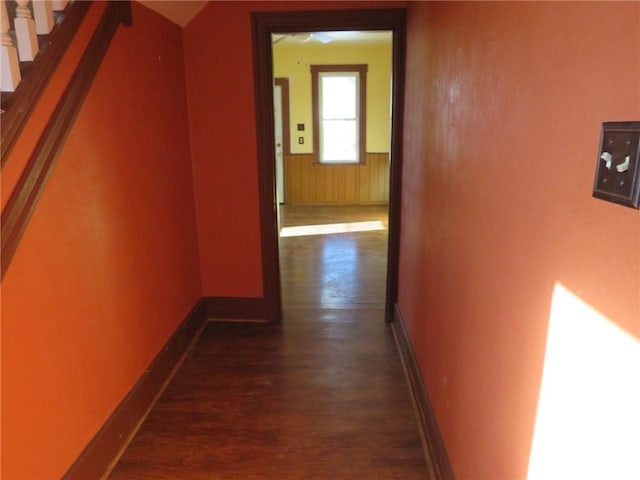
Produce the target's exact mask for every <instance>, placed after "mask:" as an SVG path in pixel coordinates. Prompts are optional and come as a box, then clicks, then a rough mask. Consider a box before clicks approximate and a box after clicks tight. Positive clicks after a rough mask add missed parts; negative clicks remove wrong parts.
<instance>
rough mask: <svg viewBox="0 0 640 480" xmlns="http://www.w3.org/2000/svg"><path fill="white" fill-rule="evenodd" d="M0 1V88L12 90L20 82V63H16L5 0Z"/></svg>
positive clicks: (16, 53)
mask: <svg viewBox="0 0 640 480" xmlns="http://www.w3.org/2000/svg"><path fill="white" fill-rule="evenodd" d="M0 3H1V4H2V10H1V11H0V15H1V17H2V18H1V20H2V31H1V44H0V49H1V50H0V57H1V58H0V60H1V61H2V66H1V68H0V72H1V73H0V77H1V79H0V88H1V89H2V91H3V92H14V91H15V90H16V87H17V86H18V84H19V83H20V64H19V63H18V52H17V50H16V47H15V45H14V44H13V38H11V35H9V29H10V28H11V26H10V23H9V14H8V12H7V4H6V1H5V0H0Z"/></svg>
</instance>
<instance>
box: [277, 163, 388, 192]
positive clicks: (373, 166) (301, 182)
mask: <svg viewBox="0 0 640 480" xmlns="http://www.w3.org/2000/svg"><path fill="white" fill-rule="evenodd" d="M284 176H285V180H284V181H285V202H286V203H288V204H301V203H317V204H328V203H334V204H335V203H341V204H354V203H368V204H384V203H387V202H388V200H389V154H388V153H367V161H366V164H364V165H318V164H314V163H313V155H312V154H298V155H285V156H284Z"/></svg>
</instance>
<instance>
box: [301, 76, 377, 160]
mask: <svg viewBox="0 0 640 480" xmlns="http://www.w3.org/2000/svg"><path fill="white" fill-rule="evenodd" d="M366 71H367V66H366V65H312V66H311V77H312V96H313V147H314V148H313V155H314V161H315V163H318V164H325V165H326V164H359V163H360V164H362V163H365V144H366V140H365V132H366V130H365V128H366V127H365V124H366V108H365V104H366ZM349 83H351V85H349ZM332 85H333V86H336V85H338V86H340V85H341V86H342V87H343V88H338V89H337V91H338V95H343V96H342V97H339V99H338V102H337V104H334V105H331V104H330V102H328V100H327V98H326V96H327V92H326V91H325V89H327V88H331V86H332ZM349 90H351V91H349ZM340 91H341V93H340Z"/></svg>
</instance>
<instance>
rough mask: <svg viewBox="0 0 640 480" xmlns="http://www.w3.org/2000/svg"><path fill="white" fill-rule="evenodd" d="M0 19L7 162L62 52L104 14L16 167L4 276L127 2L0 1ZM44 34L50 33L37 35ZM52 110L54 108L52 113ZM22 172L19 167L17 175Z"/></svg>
mask: <svg viewBox="0 0 640 480" xmlns="http://www.w3.org/2000/svg"><path fill="white" fill-rule="evenodd" d="M0 3H1V5H0V6H1V8H2V10H1V12H0V13H1V17H2V44H1V48H2V53H1V60H2V64H1V70H0V76H1V80H2V82H1V88H2V115H1V117H0V120H1V121H2V129H1V130H0V150H1V152H0V160H1V161H0V164H1V166H2V168H3V172H2V173H3V176H4V174H5V171H6V170H7V168H5V166H6V165H5V164H6V163H7V161H8V160H9V158H10V157H11V152H12V149H13V146H14V145H15V143H16V141H17V139H18V138H19V137H20V136H21V134H22V131H23V129H24V128H25V125H26V123H27V121H28V119H29V117H30V116H31V114H32V113H33V112H34V109H37V108H38V107H37V105H38V101H39V99H40V97H41V95H42V93H43V92H44V91H45V89H46V87H47V85H48V83H49V80H50V79H51V78H52V76H54V75H55V72H56V67H57V66H58V64H59V62H60V61H61V59H62V58H63V56H64V55H65V52H66V51H67V47H68V46H69V44H70V43H71V42H72V40H73V38H74V36H75V33H76V31H77V30H78V29H79V28H80V26H81V24H82V23H83V19H84V18H85V16H86V14H87V12H88V11H89V10H90V9H91V8H92V7H93V6H95V8H97V9H98V10H94V11H100V9H102V14H101V16H100V18H99V21H98V22H97V25H96V26H95V30H94V31H93V34H92V36H91V39H90V40H89V43H88V44H87V46H86V48H85V49H84V53H82V55H81V57H80V60H79V63H78V64H77V66H76V68H75V71H74V72H73V74H72V75H71V78H70V79H69V80H68V83H65V85H66V87H63V89H62V90H61V97H60V100H59V101H58V103H57V104H56V106H55V108H54V109H53V111H52V112H51V113H50V117H49V119H48V121H47V123H46V125H45V127H44V130H42V131H41V133H38V134H37V135H38V136H37V137H36V138H38V140H37V142H36V143H35V146H34V147H33V151H32V152H31V154H30V156H29V157H28V159H26V164H23V165H19V166H17V167H16V165H15V162H14V164H13V167H14V168H13V169H9V170H13V171H18V175H19V178H17V179H16V180H15V183H13V182H11V183H13V185H5V183H7V182H4V179H3V185H2V186H3V189H4V188H6V187H7V186H8V187H9V189H8V191H11V194H10V196H9V198H8V200H7V201H6V203H5V205H4V206H3V208H2V213H1V214H0V240H1V241H0V243H1V251H0V266H1V268H0V272H1V273H0V281H1V280H2V279H3V278H4V276H5V273H6V271H7V268H8V266H9V264H10V263H11V260H12V258H13V254H14V253H15V250H16V248H17V246H18V243H19V242H20V239H21V238H22V234H23V233H24V231H25V229H26V226H27V224H28V222H29V219H30V218H31V215H32V214H33V212H34V210H35V208H36V204H37V202H38V200H39V198H40V195H41V194H42V191H43V189H44V187H45V185H46V183H47V180H48V178H49V176H50V174H51V172H52V169H53V167H54V165H55V161H56V158H57V156H58V155H59V153H60V151H61V150H62V148H63V146H64V143H65V140H66V137H67V135H68V133H69V131H70V129H71V127H72V126H73V123H74V121H75V117H76V115H77V114H78V112H79V110H80V108H81V106H82V103H83V102H84V98H85V96H86V94H87V92H88V91H89V88H90V86H91V83H92V82H93V79H94V78H95V75H96V73H97V71H98V68H99V66H100V63H101V62H102V59H103V57H104V55H105V53H106V51H107V49H108V48H109V44H110V42H111V39H112V38H113V35H114V34H115V32H116V30H117V28H118V25H120V24H122V25H126V26H130V25H131V24H132V21H131V10H130V4H129V2H128V1H114V0H112V1H109V2H107V3H106V5H104V4H102V3H101V2H96V3H95V4H94V3H93V2H88V1H75V2H73V1H67V0H62V1H61V0H33V1H26V0H15V1H13V0H12V1H9V0H0ZM40 32H47V33H40ZM47 115H49V114H47ZM20 172H21V173H20Z"/></svg>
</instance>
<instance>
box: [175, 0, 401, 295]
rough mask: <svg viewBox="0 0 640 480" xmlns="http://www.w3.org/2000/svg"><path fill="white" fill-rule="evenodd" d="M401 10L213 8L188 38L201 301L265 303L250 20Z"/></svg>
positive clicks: (308, 5) (309, 5)
mask: <svg viewBox="0 0 640 480" xmlns="http://www.w3.org/2000/svg"><path fill="white" fill-rule="evenodd" d="M402 5H403V4H402V3H399V2H210V3H209V4H208V5H207V6H206V7H205V8H204V9H203V10H202V11H201V12H200V13H199V14H198V15H197V16H196V17H195V18H194V19H193V20H192V21H191V23H189V24H188V25H187V26H186V27H185V30H184V44H185V47H184V48H185V72H186V78H187V95H188V101H189V120H190V125H191V150H192V159H193V170H194V188H195V195H196V207H197V215H198V239H199V243H200V260H201V272H202V288H203V294H204V295H212V296H237V297H261V296H262V268H261V255H260V223H259V201H258V177H257V173H258V164H257V145H256V120H255V98H254V83H253V52H252V43H251V41H252V40H251V12H252V11H280V10H318V9H347V8H359V9H362V8H389V7H399V6H402Z"/></svg>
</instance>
